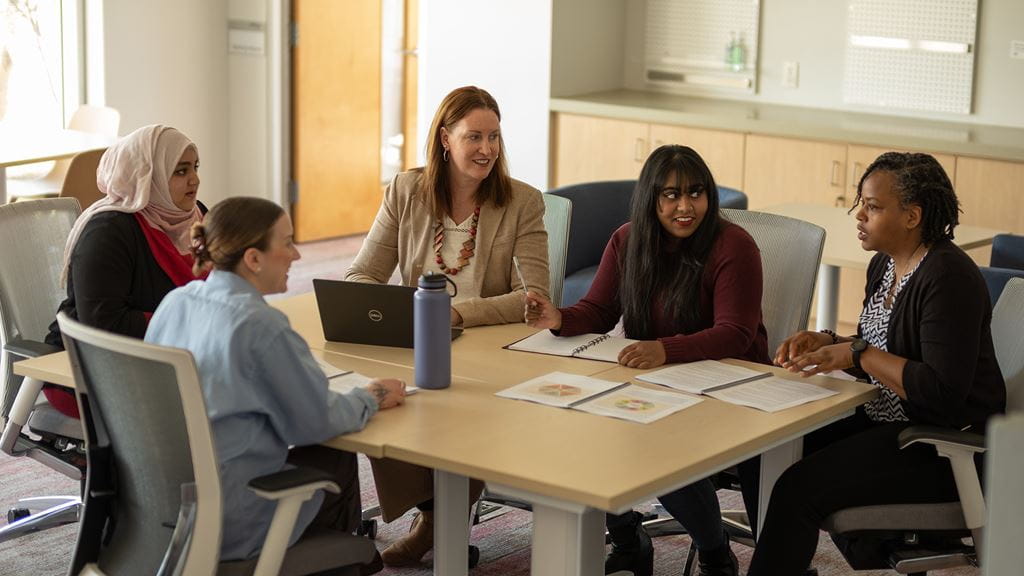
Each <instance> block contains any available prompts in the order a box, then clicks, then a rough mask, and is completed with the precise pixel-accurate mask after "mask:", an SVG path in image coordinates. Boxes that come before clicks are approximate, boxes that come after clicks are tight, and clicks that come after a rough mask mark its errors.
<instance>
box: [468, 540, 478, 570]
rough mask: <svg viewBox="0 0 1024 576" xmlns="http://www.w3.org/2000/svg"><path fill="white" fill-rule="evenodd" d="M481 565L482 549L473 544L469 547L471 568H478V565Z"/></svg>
mask: <svg viewBox="0 0 1024 576" xmlns="http://www.w3.org/2000/svg"><path fill="white" fill-rule="evenodd" d="M479 563H480V549H479V548H477V547H476V546H473V545H472V544H470V545H469V567H470V568H471V569H472V568H476V565H477V564H479Z"/></svg>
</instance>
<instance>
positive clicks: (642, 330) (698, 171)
mask: <svg viewBox="0 0 1024 576" xmlns="http://www.w3.org/2000/svg"><path fill="white" fill-rule="evenodd" d="M672 174H675V176H676V181H677V182H678V183H679V189H680V190H681V191H682V192H683V193H687V191H688V190H691V189H692V188H693V186H695V185H697V186H700V187H702V188H703V189H704V193H705V194H706V195H707V199H708V210H707V213H706V214H705V215H704V219H703V221H702V222H701V223H700V226H698V227H697V230H695V231H694V233H693V235H692V236H690V237H689V238H685V239H683V240H682V241H681V242H679V247H678V249H677V250H673V251H672V252H671V254H666V252H665V247H666V243H667V242H669V241H670V239H669V238H668V237H667V236H666V232H665V230H664V229H663V228H662V225H661V222H660V221H659V220H658V200H659V198H660V196H661V193H662V190H663V188H664V186H665V182H666V181H667V180H668V178H669V176H670V175H672ZM630 222H631V223H632V224H631V226H630V230H629V240H628V241H627V243H626V251H625V252H624V253H623V255H622V259H621V261H620V262H619V269H620V270H621V278H622V281H621V283H620V285H619V298H620V300H621V301H622V319H623V324H624V326H625V329H626V336H627V337H629V338H636V339H650V338H653V337H654V322H653V321H652V318H651V307H652V306H655V305H656V304H657V305H660V306H663V307H664V308H665V310H666V312H667V313H668V315H669V317H670V318H673V319H675V324H676V326H679V327H680V332H689V331H692V330H695V329H696V328H697V327H698V323H699V322H700V281H701V275H702V274H703V272H704V264H705V262H707V258H708V254H710V253H711V249H712V247H713V246H714V243H715V238H716V237H717V236H718V231H719V229H720V228H721V215H720V214H719V211H718V187H717V186H716V185H715V179H714V177H713V176H712V175H711V170H709V169H708V165H707V164H705V163H704V159H703V158H701V157H700V154H697V152H695V151H694V150H693V149H692V148H689V147H687V146H678V145H666V146H662V147H660V148H658V149H657V150H655V151H654V152H652V153H651V155H650V156H649V157H648V158H647V162H645V163H644V167H643V169H642V170H641V171H640V179H639V180H638V181H637V183H636V188H635V189H634V190H633V198H632V200H631V203H630ZM673 240H674V239H673Z"/></svg>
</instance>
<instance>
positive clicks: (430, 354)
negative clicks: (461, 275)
mask: <svg viewBox="0 0 1024 576" xmlns="http://www.w3.org/2000/svg"><path fill="white" fill-rule="evenodd" d="M447 282H451V280H449V279H448V277H447V276H445V275H444V274H424V275H423V276H420V282H419V289H417V290H416V293H415V294H413V297H412V300H413V360H414V366H415V368H414V377H415V381H416V386H417V387H419V388H426V389H428V390H437V389H441V388H447V387H448V386H450V385H451V381H452V336H451V323H452V320H451V318H452V316H451V305H452V303H451V302H452V299H451V296H449V295H448V286H447Z"/></svg>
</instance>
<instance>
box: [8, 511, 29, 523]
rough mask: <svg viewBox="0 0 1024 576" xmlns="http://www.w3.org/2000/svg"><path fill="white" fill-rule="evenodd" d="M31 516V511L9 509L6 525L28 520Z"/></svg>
mask: <svg viewBox="0 0 1024 576" xmlns="http://www.w3.org/2000/svg"><path fill="white" fill-rule="evenodd" d="M31 515H32V511H31V510H29V509H28V508H11V509H10V510H8V511H7V523H8V524H14V523H15V522H17V521H18V520H22V519H24V518H28V517H29V516H31Z"/></svg>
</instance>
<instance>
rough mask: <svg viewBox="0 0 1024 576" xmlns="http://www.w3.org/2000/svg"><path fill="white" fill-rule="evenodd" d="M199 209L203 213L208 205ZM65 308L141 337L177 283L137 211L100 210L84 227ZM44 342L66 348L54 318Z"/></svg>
mask: <svg viewBox="0 0 1024 576" xmlns="http://www.w3.org/2000/svg"><path fill="white" fill-rule="evenodd" d="M199 209H200V210H201V211H202V212H203V213H204V214H205V213H206V207H205V206H203V205H202V204H200V205H199ZM67 281H68V297H67V299H65V300H64V301H63V302H61V304H60V308H59V309H58V311H59V312H64V313H65V314H67V315H68V316H69V317H71V318H74V319H76V320H78V321H80V322H82V323H83V324H85V325H87V326H93V327H95V328H100V329H102V330H107V331H110V332H114V333H116V334H122V335H125V336H133V337H135V338H140V339H141V338H143V337H144V336H145V335H146V326H147V325H148V320H147V319H146V316H145V314H146V313H148V314H152V313H153V312H155V311H156V307H157V306H158V305H159V304H160V301H161V300H163V299H164V296H166V295H167V293H168V292H170V291H171V290H174V289H175V288H176V287H177V286H175V285H174V283H173V282H172V281H171V279H170V278H169V277H168V276H167V273H166V272H164V270H163V268H161V267H160V265H159V264H158V263H157V261H156V258H155V257H154V256H153V252H152V251H151V250H150V248H149V243H148V242H146V236H145V233H144V232H143V231H142V228H141V227H140V226H139V222H138V220H136V219H135V215H134V214H127V213H124V212H101V213H99V214H96V215H95V216H93V217H92V218H91V219H90V220H89V223H88V224H86V225H85V228H84V229H83V230H82V234H81V235H80V236H79V238H78V242H77V243H76V244H75V249H74V251H73V252H72V254H71V263H70V266H69V268H68V278H67ZM45 340H46V343H47V344H52V345H54V346H59V347H60V348H62V349H63V348H64V343H63V342H62V341H61V336H60V328H59V327H58V326H57V322H56V320H55V321H54V322H53V324H50V332H49V334H47V335H46V339H45Z"/></svg>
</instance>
